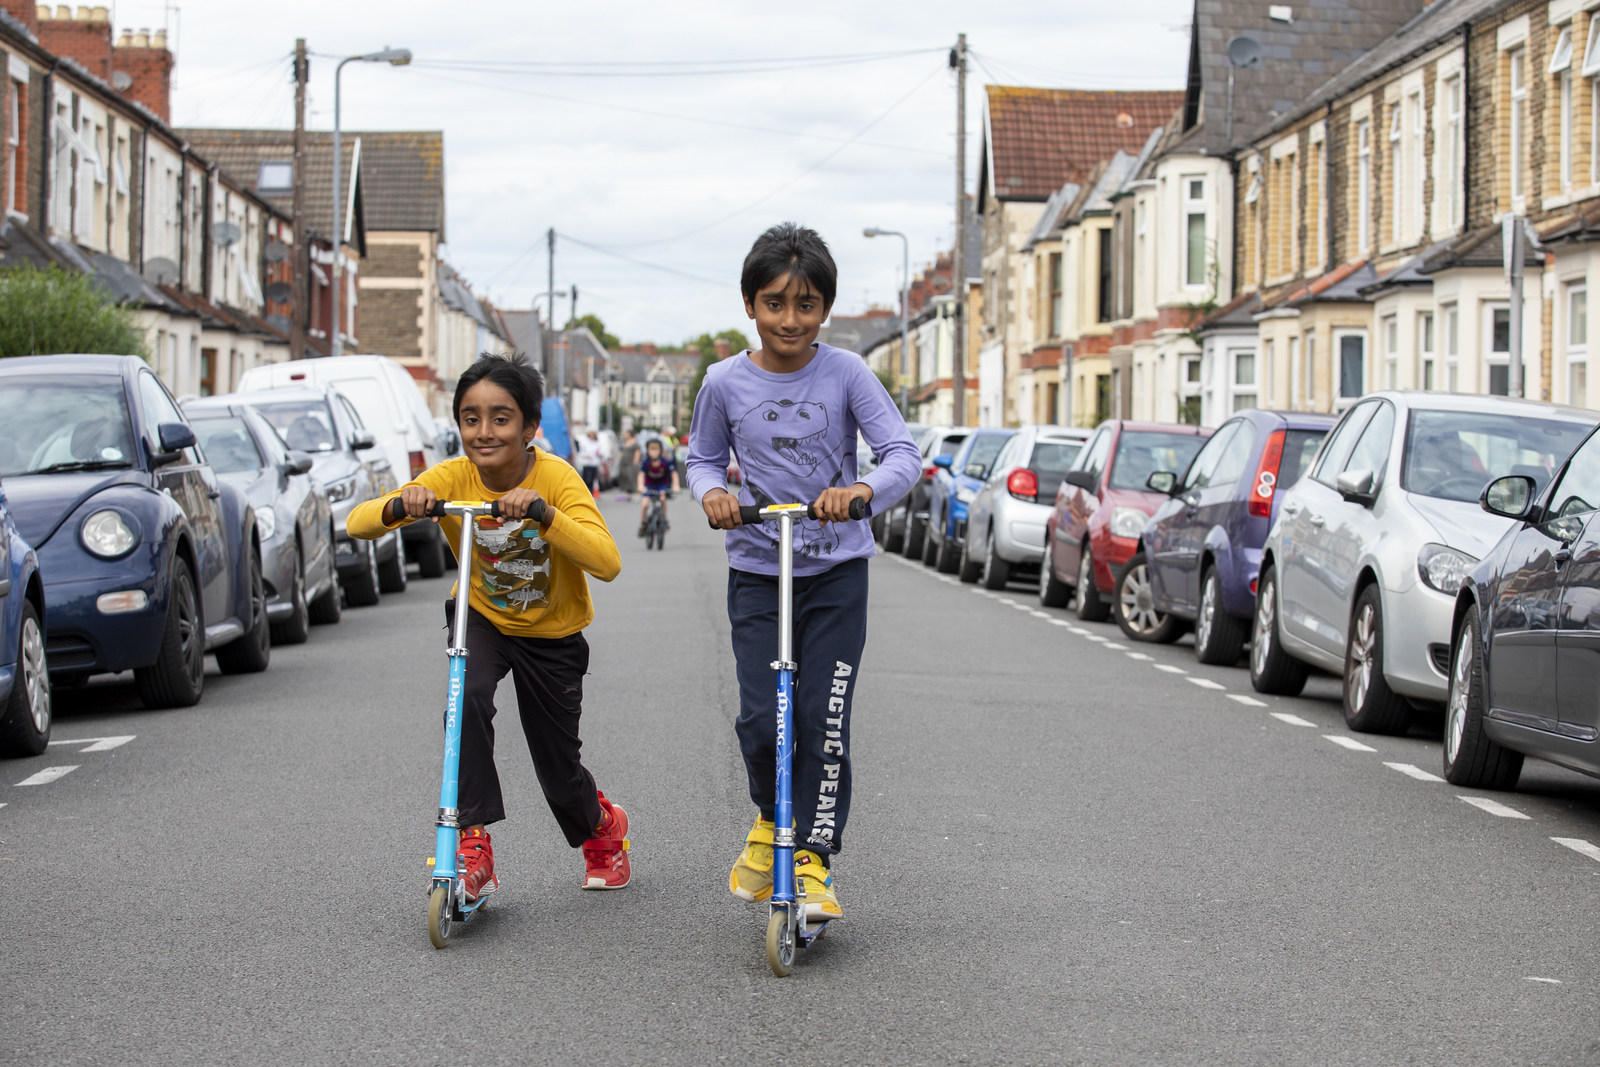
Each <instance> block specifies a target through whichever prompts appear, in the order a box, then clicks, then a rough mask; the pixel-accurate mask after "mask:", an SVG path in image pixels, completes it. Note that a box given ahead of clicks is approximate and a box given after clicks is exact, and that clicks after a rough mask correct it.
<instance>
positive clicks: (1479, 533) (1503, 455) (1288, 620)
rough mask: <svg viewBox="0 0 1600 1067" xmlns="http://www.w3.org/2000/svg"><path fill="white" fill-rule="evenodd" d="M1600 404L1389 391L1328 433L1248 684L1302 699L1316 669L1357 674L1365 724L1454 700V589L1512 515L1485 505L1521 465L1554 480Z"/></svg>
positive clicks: (1292, 514) (1306, 482) (1351, 719)
mask: <svg viewBox="0 0 1600 1067" xmlns="http://www.w3.org/2000/svg"><path fill="white" fill-rule="evenodd" d="M1597 418H1600V416H1597V415H1596V414H1595V413H1594V412H1592V411H1582V410H1579V409H1576V408H1564V407H1558V406H1555V405H1553V404H1541V403H1535V402H1532V401H1526V400H1509V399H1505V398H1502V397H1495V396H1461V395H1451V394H1439V393H1398V392H1382V393H1375V394H1372V395H1370V396H1368V397H1365V398H1364V399H1362V401H1361V402H1360V403H1359V404H1356V405H1355V406H1354V407H1352V408H1351V409H1350V410H1349V411H1348V412H1346V413H1345V416H1344V418H1343V419H1341V420H1340V421H1339V424H1338V425H1337V426H1336V427H1334V429H1333V431H1332V432H1330V433H1329V434H1328V437H1327V439H1326V440H1325V441H1323V443H1322V448H1321V450H1320V451H1319V452H1318V453H1317V458H1316V460H1315V461H1314V463H1313V465H1312V467H1311V471H1310V474H1309V475H1308V476H1306V477H1304V478H1301V479H1300V481H1299V482H1298V483H1297V484H1296V485H1295V486H1294V487H1293V488H1291V489H1289V490H1288V491H1287V492H1286V493H1285V494H1284V497H1283V501H1282V503H1281V505H1280V507H1279V515H1278V521H1277V523H1276V524H1275V525H1274V526H1273V528H1272V532H1271V533H1270V534H1269V535H1268V537H1267V542H1266V545H1265V546H1264V548H1263V550H1262V556H1261V576H1260V578H1259V580H1258V583H1257V595H1256V611H1255V623H1254V626H1253V629H1252V632H1251V650H1250V680H1251V682H1252V683H1253V684H1254V685H1255V688H1256V689H1257V690H1258V691H1260V692H1263V693H1298V692H1299V691H1300V689H1301V687H1303V686H1304V685H1305V680H1306V672H1307V669H1308V668H1310V667H1318V668H1321V669H1323V670H1327V671H1333V672H1337V673H1340V674H1342V675H1343V676H1344V715H1345V722H1346V723H1347V724H1348V725H1349V726H1350V728H1351V729H1352V730H1359V731H1363V732H1371V733H1403V732H1404V731H1405V730H1406V729H1407V728H1408V727H1409V726H1410V723H1411V717H1412V708H1413V705H1414V704H1415V703H1419V702H1420V703H1424V704H1426V703H1433V704H1435V705H1437V704H1438V703H1442V702H1443V701H1444V700H1445V699H1446V698H1447V697H1448V696H1449V688H1450V683H1449V675H1450V668H1451V664H1450V642H1451V635H1452V632H1453V630H1454V624H1455V621H1456V620H1455V617H1454V616H1455V605H1456V594H1457V593H1458V591H1459V590H1460V588H1461V583H1462V580H1463V579H1464V578H1466V576H1467V575H1468V574H1469V573H1470V572H1471V571H1472V569H1473V568H1474V567H1476V566H1477V565H1478V562H1479V560H1480V559H1481V558H1482V557H1483V556H1484V555H1485V554H1486V553H1487V552H1488V551H1489V549H1490V548H1491V547H1492V546H1493V545H1494V544H1495V542H1496V541H1498V540H1499V539H1500V537H1501V536H1502V535H1503V534H1504V533H1505V532H1506V530H1507V528H1508V527H1510V526H1511V525H1512V520H1510V519H1508V518H1505V517H1502V516H1499V515H1490V514H1486V513H1485V512H1484V511H1483V510H1482V508H1480V507H1479V504H1478V500H1479V496H1480V494H1481V493H1482V492H1483V489H1484V486H1485V485H1487V484H1488V483H1490V482H1492V481H1493V480H1495V479H1496V478H1500V477H1502V476H1504V475H1508V474H1516V475H1523V476H1526V477H1528V478H1531V479H1532V480H1533V482H1534V484H1535V485H1537V486H1538V487H1539V488H1540V489H1543V487H1544V485H1545V483H1546V482H1547V481H1548V480H1549V479H1550V475H1551V474H1552V472H1554V471H1555V470H1556V469H1558V468H1559V467H1560V466H1561V465H1562V464H1563V463H1564V462H1565V461H1566V459H1567V456H1568V455H1569V454H1571V452H1572V450H1573V448H1574V447H1575V446H1576V445H1577V444H1578V443H1579V442H1580V441H1581V440H1583V438H1584V435H1585V434H1586V433H1587V431H1588V430H1589V429H1590V428H1591V427H1592V426H1594V425H1595V421H1596V419H1597Z"/></svg>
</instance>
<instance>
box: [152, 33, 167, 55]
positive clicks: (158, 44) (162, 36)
mask: <svg viewBox="0 0 1600 1067" xmlns="http://www.w3.org/2000/svg"><path fill="white" fill-rule="evenodd" d="M150 47H151V48H159V49H161V50H162V51H166V48H167V31H166V30H157V31H156V35H155V36H154V37H153V38H151V40H150Z"/></svg>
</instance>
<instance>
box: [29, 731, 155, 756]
mask: <svg viewBox="0 0 1600 1067" xmlns="http://www.w3.org/2000/svg"><path fill="white" fill-rule="evenodd" d="M137 736H138V735H137V734H128V735H127V736H126V737H53V738H51V739H50V746H49V747H51V748H54V747H55V746H56V745H88V746H89V747H88V748H85V749H82V750H81V751H84V752H110V751H111V750H112V749H114V748H121V747H122V746H123V745H125V744H127V743H128V742H129V741H132V740H133V739H134V738H135V737H137Z"/></svg>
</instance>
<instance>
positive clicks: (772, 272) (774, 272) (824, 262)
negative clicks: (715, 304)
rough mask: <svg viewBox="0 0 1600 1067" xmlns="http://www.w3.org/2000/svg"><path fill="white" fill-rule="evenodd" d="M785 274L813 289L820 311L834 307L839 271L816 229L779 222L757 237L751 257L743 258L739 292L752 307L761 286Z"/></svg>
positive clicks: (826, 244)
mask: <svg viewBox="0 0 1600 1067" xmlns="http://www.w3.org/2000/svg"><path fill="white" fill-rule="evenodd" d="M785 274H788V275H791V276H792V277H793V278H794V280H795V281H798V282H800V283H802V284H804V285H809V286H810V287H811V288H812V289H815V290H816V291H817V295H819V296H821V297H822V306H823V310H825V311H826V310H827V309H828V308H831V307H833V298H834V296H835V294H837V293H838V291H839V268H838V267H836V266H834V265H833V255H832V254H831V253H830V252H829V251H828V243H827V242H826V241H824V240H823V239H822V235H821V234H819V233H817V231H816V230H812V229H808V228H806V227H804V226H797V225H795V224H794V223H792V222H780V223H778V224H777V225H776V226H774V227H772V228H771V229H770V230H768V231H767V232H766V233H764V234H762V235H761V236H760V237H757V238H756V243H755V244H753V245H751V246H750V254H749V255H747V256H745V257H744V270H743V271H742V272H741V273H740V274H739V291H740V292H742V293H744V298H745V300H747V301H749V302H750V303H752V304H754V303H755V302H756V294H757V293H759V292H760V291H761V288H762V286H765V285H768V284H770V283H771V282H772V280H773V279H774V278H780V277H782V276H783V275H785Z"/></svg>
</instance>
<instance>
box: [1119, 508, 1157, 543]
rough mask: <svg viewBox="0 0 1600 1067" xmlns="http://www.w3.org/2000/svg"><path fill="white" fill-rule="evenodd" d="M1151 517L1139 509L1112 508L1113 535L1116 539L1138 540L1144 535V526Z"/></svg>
mask: <svg viewBox="0 0 1600 1067" xmlns="http://www.w3.org/2000/svg"><path fill="white" fill-rule="evenodd" d="M1149 517H1150V516H1148V515H1146V514H1145V513H1144V512H1142V511H1140V510H1139V509H1138V508H1112V509H1111V533H1112V534H1113V535H1114V536H1116V537H1133V538H1137V537H1138V536H1139V535H1140V534H1142V533H1144V524H1145V520H1147V519H1148V518H1149Z"/></svg>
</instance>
